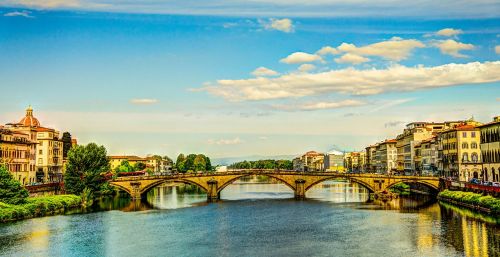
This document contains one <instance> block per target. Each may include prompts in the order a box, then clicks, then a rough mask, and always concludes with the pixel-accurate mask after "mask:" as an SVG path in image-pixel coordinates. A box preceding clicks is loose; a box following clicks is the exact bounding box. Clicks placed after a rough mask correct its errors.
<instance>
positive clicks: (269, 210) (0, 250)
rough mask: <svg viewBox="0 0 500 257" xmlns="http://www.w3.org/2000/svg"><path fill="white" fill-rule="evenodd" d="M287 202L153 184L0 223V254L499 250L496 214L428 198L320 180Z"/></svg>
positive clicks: (247, 192)
mask: <svg viewBox="0 0 500 257" xmlns="http://www.w3.org/2000/svg"><path fill="white" fill-rule="evenodd" d="M306 197H307V198H308V199H307V200H304V201H296V200H294V199H293V192H292V191H291V190H290V189H289V188H288V187H286V186H285V185H283V184H279V183H278V184H276V183H273V182H271V183H265V182H264V183H263V182H259V181H256V180H255V179H244V180H240V181H238V182H237V183H235V184H232V185H230V186H228V187H227V188H225V189H224V190H223V191H222V192H221V200H220V201H219V202H217V203H210V204H208V203H206V195H205V194H204V193H203V192H200V191H199V190H196V189H193V188H190V187H185V186H182V185H175V184H173V185H162V186H159V187H156V188H154V189H153V190H151V191H150V192H149V194H148V196H147V200H146V201H143V202H142V203H137V202H131V201H130V200H129V199H127V198H123V197H115V198H113V199H107V200H103V201H101V202H99V203H98V205H97V207H96V210H94V211H93V212H87V213H80V212H76V213H73V214H68V215H58V216H52V217H44V218H36V219H30V220H24V221H18V222H13V223H8V224H1V225H0V255H1V256H351V257H355V256H377V257H378V256H425V257H430V256H453V257H455V256H481V257H484V256H500V225H499V224H500V220H499V219H498V218H497V219H495V218H494V217H488V216H483V215H480V214H477V213H473V212H470V211H468V210H465V209H461V208H456V207H454V206H449V205H443V204H439V203H437V202H436V201H435V200H432V199H431V198H429V197H422V196H420V197H410V198H400V199H396V200H393V201H391V202H387V203H378V202H367V200H368V198H369V194H368V192H367V191H366V190H365V189H364V188H363V187H361V186H359V185H357V184H351V183H349V182H346V181H328V182H324V183H321V184H318V185H316V186H315V187H314V188H312V189H311V190H309V191H308V192H307V195H306Z"/></svg>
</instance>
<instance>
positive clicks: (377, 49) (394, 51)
mask: <svg viewBox="0 0 500 257" xmlns="http://www.w3.org/2000/svg"><path fill="white" fill-rule="evenodd" d="M422 47H425V45H424V44H423V43H422V42H420V41H418V40H415V39H406V40H401V38H398V37H394V38H391V39H390V40H388V41H382V42H378V43H374V44H371V45H367V46H362V47H357V46H356V45H354V44H348V43H342V44H341V45H340V46H339V47H337V49H338V50H339V51H341V52H344V53H350V54H356V55H360V56H379V57H382V58H384V59H387V60H392V61H401V60H404V59H406V58H408V56H409V55H410V54H411V51H412V50H413V49H415V48H422Z"/></svg>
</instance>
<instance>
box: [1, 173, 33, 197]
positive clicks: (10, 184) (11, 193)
mask: <svg viewBox="0 0 500 257" xmlns="http://www.w3.org/2000/svg"><path fill="white" fill-rule="evenodd" d="M28 196H29V194H28V190H26V189H25V188H24V187H22V186H21V183H19V181H17V180H15V179H14V176H12V174H11V173H10V172H9V171H8V170H7V168H5V166H3V165H0V202H4V203H8V204H22V203H25V202H26V198H27V197H28Z"/></svg>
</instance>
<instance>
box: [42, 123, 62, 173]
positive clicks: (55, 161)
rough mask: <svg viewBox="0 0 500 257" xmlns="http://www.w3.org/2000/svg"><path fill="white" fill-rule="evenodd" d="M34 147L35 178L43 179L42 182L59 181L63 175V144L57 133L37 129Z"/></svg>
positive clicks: (50, 130) (52, 130)
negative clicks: (35, 145) (41, 177)
mask: <svg viewBox="0 0 500 257" xmlns="http://www.w3.org/2000/svg"><path fill="white" fill-rule="evenodd" d="M36 132H37V136H36V137H37V141H38V145H37V147H36V169H37V176H39V177H40V176H42V174H43V177H44V182H49V181H61V180H62V175H63V143H62V141H61V140H60V138H59V131H56V130H54V129H50V128H43V127H38V128H37V129H36Z"/></svg>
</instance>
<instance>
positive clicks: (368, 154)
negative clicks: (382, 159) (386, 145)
mask: <svg viewBox="0 0 500 257" xmlns="http://www.w3.org/2000/svg"><path fill="white" fill-rule="evenodd" d="M377 147H378V144H374V145H370V146H368V147H366V148H365V154H364V156H365V161H364V163H365V166H364V167H363V171H364V172H375V171H377V159H376V155H377Z"/></svg>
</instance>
